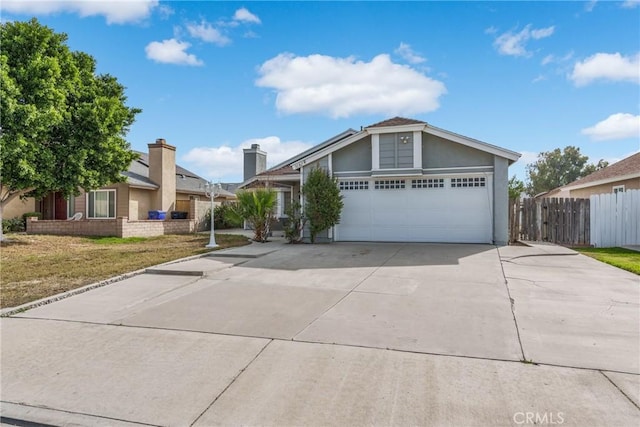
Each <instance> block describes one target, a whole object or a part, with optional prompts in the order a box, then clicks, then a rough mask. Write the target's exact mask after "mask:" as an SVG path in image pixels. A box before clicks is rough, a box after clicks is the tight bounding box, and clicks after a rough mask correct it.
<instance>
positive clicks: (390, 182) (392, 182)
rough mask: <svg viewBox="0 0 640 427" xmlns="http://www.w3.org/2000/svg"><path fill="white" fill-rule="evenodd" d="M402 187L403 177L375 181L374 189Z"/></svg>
mask: <svg viewBox="0 0 640 427" xmlns="http://www.w3.org/2000/svg"><path fill="white" fill-rule="evenodd" d="M400 188H404V179H385V180H381V181H376V182H375V189H376V190H397V189H400Z"/></svg>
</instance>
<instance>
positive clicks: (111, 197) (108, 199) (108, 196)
mask: <svg viewBox="0 0 640 427" xmlns="http://www.w3.org/2000/svg"><path fill="white" fill-rule="evenodd" d="M87 217H88V218H115V217H116V190H96V191H91V192H89V194H87Z"/></svg>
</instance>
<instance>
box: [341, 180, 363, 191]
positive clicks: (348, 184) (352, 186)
mask: <svg viewBox="0 0 640 427" xmlns="http://www.w3.org/2000/svg"><path fill="white" fill-rule="evenodd" d="M338 186H339V188H340V191H345V190H368V189H369V181H340V182H339V183H338Z"/></svg>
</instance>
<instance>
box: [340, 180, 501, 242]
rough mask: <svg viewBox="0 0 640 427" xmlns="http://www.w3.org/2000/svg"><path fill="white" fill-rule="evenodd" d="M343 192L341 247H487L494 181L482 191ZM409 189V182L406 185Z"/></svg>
mask: <svg viewBox="0 0 640 427" xmlns="http://www.w3.org/2000/svg"><path fill="white" fill-rule="evenodd" d="M445 182H446V184H445V187H441V188H397V189H384V190H382V189H380V190H376V189H375V188H374V185H373V182H370V184H369V189H367V190H355V191H344V192H343V196H344V199H343V200H344V209H343V214H342V219H341V221H340V224H338V225H337V226H336V229H335V230H336V233H335V238H336V240H341V241H381V242H385V241H388V242H398V241H403V242H454V243H491V241H492V234H493V221H492V218H493V213H492V205H493V202H492V197H491V188H493V186H492V179H491V177H486V187H473V188H452V187H450V186H449V179H447V180H445ZM407 186H408V187H409V186H410V180H409V179H407Z"/></svg>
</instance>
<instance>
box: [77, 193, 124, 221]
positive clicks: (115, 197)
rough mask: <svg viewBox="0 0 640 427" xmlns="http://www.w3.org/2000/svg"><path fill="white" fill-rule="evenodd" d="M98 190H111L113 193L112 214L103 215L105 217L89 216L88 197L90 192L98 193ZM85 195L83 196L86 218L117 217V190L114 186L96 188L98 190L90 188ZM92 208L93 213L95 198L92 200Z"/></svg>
mask: <svg viewBox="0 0 640 427" xmlns="http://www.w3.org/2000/svg"><path fill="white" fill-rule="evenodd" d="M98 192H107V193H109V192H112V193H113V210H114V212H113V214H114V216H105V217H96V216H89V198H90V197H91V193H98ZM86 195H87V196H86V197H85V208H86V209H85V212H86V213H87V219H116V218H117V217H118V191H117V189H115V188H105V189H98V190H91V191H89V192H87V193H86ZM107 203H108V200H107ZM93 205H94V206H93V209H94V212H93V213H94V214H95V200H94V202H93Z"/></svg>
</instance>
